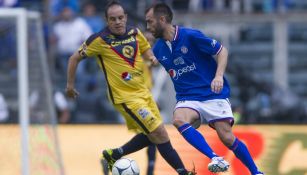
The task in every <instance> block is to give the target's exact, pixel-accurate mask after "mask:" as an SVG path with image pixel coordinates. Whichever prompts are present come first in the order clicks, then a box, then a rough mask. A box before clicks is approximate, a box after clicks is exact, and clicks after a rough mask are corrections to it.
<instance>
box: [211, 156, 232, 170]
mask: <svg viewBox="0 0 307 175" xmlns="http://www.w3.org/2000/svg"><path fill="white" fill-rule="evenodd" d="M208 169H209V171H210V172H212V173H219V172H225V171H227V170H228V169H229V163H228V162H226V161H225V160H224V159H223V157H213V158H212V161H211V162H210V163H209V164H208Z"/></svg>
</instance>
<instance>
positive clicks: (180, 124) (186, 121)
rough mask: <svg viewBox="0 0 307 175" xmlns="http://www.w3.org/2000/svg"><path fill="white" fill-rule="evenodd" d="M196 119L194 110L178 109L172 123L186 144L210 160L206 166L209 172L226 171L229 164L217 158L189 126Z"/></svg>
mask: <svg viewBox="0 0 307 175" xmlns="http://www.w3.org/2000/svg"><path fill="white" fill-rule="evenodd" d="M198 119H199V114H198V113H197V112H196V111H195V110H193V109H191V108H188V107H182V108H181V107H180V108H177V109H176V110H175V112H174V119H173V122H174V125H175V127H176V128H177V129H178V131H179V132H180V134H181V135H182V136H183V137H184V138H185V140H186V141H187V142H189V143H190V144H191V145H192V146H193V147H194V148H196V149H197V150H199V151H200V152H201V153H203V154H204V155H206V156H207V157H208V158H210V159H211V160H212V162H211V163H209V165H208V169H209V171H211V172H214V173H217V172H225V171H227V170H228V168H229V163H228V162H226V161H225V160H224V159H223V158H222V157H219V156H218V155H217V154H216V153H215V152H214V151H213V150H212V149H211V147H210V146H209V145H208V143H207V142H206V140H205V138H204V137H203V135H202V134H201V133H200V132H198V131H197V130H196V129H195V128H194V127H193V126H191V124H190V123H193V122H194V121H195V120H198Z"/></svg>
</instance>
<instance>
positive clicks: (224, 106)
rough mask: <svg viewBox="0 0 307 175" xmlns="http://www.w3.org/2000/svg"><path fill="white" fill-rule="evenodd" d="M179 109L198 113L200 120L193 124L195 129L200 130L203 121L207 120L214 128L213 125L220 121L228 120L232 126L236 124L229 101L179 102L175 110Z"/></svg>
mask: <svg viewBox="0 0 307 175" xmlns="http://www.w3.org/2000/svg"><path fill="white" fill-rule="evenodd" d="M177 108H190V109H193V110H195V111H196V112H197V113H198V115H199V120H197V121H196V122H194V123H193V124H192V125H193V127H194V128H198V127H199V126H200V125H201V123H203V120H206V122H208V124H209V126H210V127H212V128H213V125H212V123H214V122H216V121H220V120H228V121H229V123H230V124H231V125H233V123H234V118H233V114H232V110H231V105H230V102H229V100H228V99H214V100H207V101H179V102H177V104H176V106H175V110H176V109H177Z"/></svg>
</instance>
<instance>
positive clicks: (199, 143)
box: [178, 123, 217, 159]
mask: <svg viewBox="0 0 307 175" xmlns="http://www.w3.org/2000/svg"><path fill="white" fill-rule="evenodd" d="M178 131H179V132H180V133H181V135H182V136H183V137H184V138H185V140H186V141H188V142H189V143H190V144H191V145H192V146H193V147H195V148H196V149H197V150H199V151H200V152H201V153H203V154H205V155H206V156H207V157H209V158H210V159H212V158H213V157H216V156H217V155H216V154H215V153H214V152H213V150H212V149H211V148H210V146H209V145H208V143H207V142H206V140H205V138H204V137H203V136H202V135H201V134H200V133H199V132H198V131H197V130H196V129H195V128H193V127H192V126H191V125H190V124H188V123H186V124H184V125H182V126H180V127H179V128H178Z"/></svg>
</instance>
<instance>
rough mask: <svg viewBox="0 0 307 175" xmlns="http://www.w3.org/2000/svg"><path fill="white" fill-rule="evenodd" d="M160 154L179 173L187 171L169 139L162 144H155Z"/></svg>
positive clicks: (180, 174)
mask: <svg viewBox="0 0 307 175" xmlns="http://www.w3.org/2000/svg"><path fill="white" fill-rule="evenodd" d="M156 146H157V148H158V150H159V152H160V154H161V156H162V157H163V158H164V160H166V161H167V162H168V164H169V165H171V166H172V167H173V168H174V169H175V170H176V171H177V172H178V173H179V175H184V174H186V173H187V170H186V169H185V167H184V165H183V163H182V161H181V159H180V157H179V155H178V153H177V152H176V150H174V148H173V146H172V144H171V142H170V141H168V142H166V143H162V144H157V145H156Z"/></svg>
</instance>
